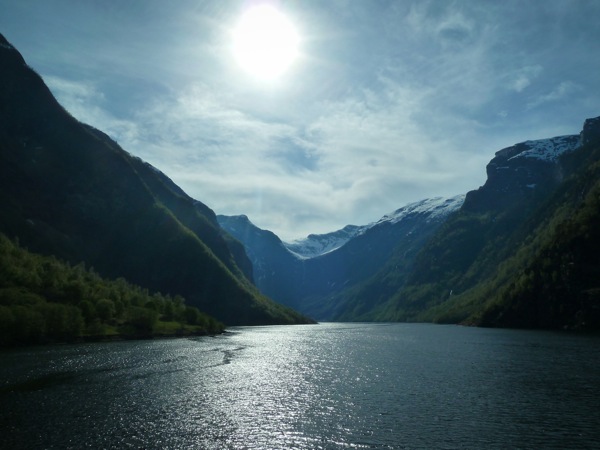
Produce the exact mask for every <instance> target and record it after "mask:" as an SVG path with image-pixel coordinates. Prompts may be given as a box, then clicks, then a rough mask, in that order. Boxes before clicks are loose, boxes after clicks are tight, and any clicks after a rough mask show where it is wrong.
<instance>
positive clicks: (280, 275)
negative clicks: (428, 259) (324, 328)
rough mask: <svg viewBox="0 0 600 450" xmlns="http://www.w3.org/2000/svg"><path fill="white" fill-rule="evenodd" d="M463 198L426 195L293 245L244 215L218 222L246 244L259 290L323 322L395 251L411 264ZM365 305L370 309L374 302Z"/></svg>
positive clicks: (338, 314) (336, 316)
mask: <svg viewBox="0 0 600 450" xmlns="http://www.w3.org/2000/svg"><path fill="white" fill-rule="evenodd" d="M463 201H464V195H459V196H456V197H453V198H450V199H443V198H435V199H427V200H423V201H420V202H416V203H411V204H409V205H406V206H404V207H402V208H400V209H398V210H396V211H394V212H393V213H390V214H388V215H386V216H384V217H382V218H381V219H380V220H379V221H377V222H374V223H371V224H368V225H364V226H354V225H348V226H346V227H344V228H343V229H342V230H338V231H335V232H332V233H327V234H323V235H309V236H308V237H307V238H306V239H304V240H300V241H295V242H293V243H284V242H282V241H281V240H280V239H279V238H278V237H277V236H276V235H275V234H273V233H272V232H270V231H266V230H261V229H259V228H258V227H256V226H255V225H254V224H252V223H251V222H250V220H249V219H248V217H246V216H222V215H219V216H217V220H218V221H219V223H220V224H221V226H222V227H223V228H224V229H225V230H227V231H228V232H229V233H231V234H232V235H233V236H234V237H236V238H237V239H239V240H240V241H241V242H242V243H243V244H244V246H245V248H246V251H247V253H248V256H249V257H250V259H251V260H252V263H253V269H254V275H255V282H256V285H257V286H258V287H259V289H261V291H263V292H264V293H266V294H267V295H269V296H270V297H272V298H274V299H276V300H277V301H279V302H281V303H283V304H286V305H289V306H291V307H293V308H295V309H298V310H299V311H301V312H303V313H305V314H308V315H311V316H312V317H315V318H317V319H319V320H334V319H335V320H337V319H340V318H342V317H343V316H344V311H345V309H346V308H349V307H350V304H349V303H347V301H346V300H345V298H346V294H347V293H348V292H349V290H350V289H352V288H354V287H355V286H357V285H359V284H360V283H363V282H365V281H366V280H368V279H369V278H370V277H371V276H373V275H375V274H376V273H377V271H378V270H380V269H381V268H383V267H385V265H386V263H387V262H388V260H389V259H390V258H391V257H392V256H393V255H394V254H396V253H398V254H400V255H401V258H402V264H403V265H405V266H409V265H410V264H411V263H412V261H413V258H414V255H415V254H416V252H417V250H418V249H419V248H420V246H421V245H423V244H424V242H425V240H426V238H427V237H428V236H430V235H431V234H432V233H433V232H434V231H435V230H436V229H437V227H438V226H440V225H441V224H442V223H443V221H444V220H445V218H446V217H447V216H448V215H449V214H451V213H452V212H453V211H455V210H456V209H458V208H459V207H460V206H461V204H462V202H463ZM363 306H364V309H365V311H363V312H366V310H369V309H370V308H372V307H374V304H369V302H367V304H365V305H363ZM353 308H355V309H356V308H357V305H353ZM356 314H358V312H357V313H356ZM357 317H358V315H353V316H352V318H357Z"/></svg>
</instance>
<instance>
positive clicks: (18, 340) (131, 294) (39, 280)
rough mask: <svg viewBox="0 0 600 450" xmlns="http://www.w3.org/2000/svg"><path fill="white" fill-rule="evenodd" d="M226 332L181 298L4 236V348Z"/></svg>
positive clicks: (0, 291)
mask: <svg viewBox="0 0 600 450" xmlns="http://www.w3.org/2000/svg"><path fill="white" fill-rule="evenodd" d="M222 330H223V324H221V323H220V322H218V321H217V320H215V319H214V318H212V317H210V316H208V315H206V314H204V313H202V312H200V311H198V309H197V308H194V307H191V306H188V305H186V304H185V300H184V299H183V298H182V297H180V296H175V297H170V296H168V295H162V294H160V293H150V292H148V290H147V289H143V288H141V287H139V286H135V285H132V284H130V283H128V282H127V281H125V280H124V279H122V278H120V279H117V280H114V281H111V280H106V279H103V278H102V277H100V276H99V275H98V274H97V273H95V272H94V271H93V269H91V268H90V269H86V268H85V266H84V265H83V264H78V265H76V266H71V265H69V264H67V263H64V262H61V261H59V260H57V259H56V258H54V257H46V256H41V255H36V254H33V253H31V252H28V251H27V250H25V249H23V248H21V247H20V246H19V245H18V244H17V243H15V242H12V241H11V240H9V239H8V238H7V237H6V236H4V235H3V234H0V346H11V345H24V344H36V343H45V342H69V341H75V340H80V339H83V338H87V339H103V338H105V339H107V338H115V337H149V336H157V335H189V334H205V333H219V332H221V331H222Z"/></svg>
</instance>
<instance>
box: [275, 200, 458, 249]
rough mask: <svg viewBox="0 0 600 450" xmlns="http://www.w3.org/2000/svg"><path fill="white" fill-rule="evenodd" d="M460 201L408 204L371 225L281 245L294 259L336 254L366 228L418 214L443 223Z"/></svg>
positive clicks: (427, 219) (351, 227) (350, 226)
mask: <svg viewBox="0 0 600 450" xmlns="http://www.w3.org/2000/svg"><path fill="white" fill-rule="evenodd" d="M464 201H465V195H464V194H461V195H457V196H455V197H451V198H444V197H435V198H427V199H425V200H420V201H418V202H413V203H409V204H407V205H406V206H403V207H402V208H399V209H397V210H395V211H394V212H391V213H389V214H386V215H384V216H383V217H382V218H381V219H379V220H378V221H377V222H372V223H370V224H368V225H362V226H358V225H346V226H345V227H344V228H342V229H341V230H337V231H332V232H331V233H325V234H309V235H308V236H307V237H305V238H304V239H297V240H294V241H292V242H284V243H283V245H284V246H285V247H286V248H287V249H288V250H290V251H291V252H292V253H293V254H294V255H297V256H298V257H300V258H302V259H307V258H315V257H317V256H321V255H324V254H325V253H329V252H332V251H334V250H337V249H338V248H340V247H342V246H343V245H344V244H346V243H347V242H348V241H350V240H351V239H353V238H355V237H357V236H360V235H361V234H364V233H365V232H366V231H367V230H369V229H370V228H373V227H376V226H380V225H382V224H385V223H389V224H395V223H398V222H401V221H402V220H404V219H406V218H407V217H409V216H413V215H419V214H421V215H423V216H424V217H425V221H426V222H428V223H429V222H431V221H433V220H443V219H444V218H445V217H446V216H448V214H450V213H452V212H453V211H456V210H457V209H458V208H460V207H461V206H462V204H463V202H464Z"/></svg>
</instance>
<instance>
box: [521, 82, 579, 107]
mask: <svg viewBox="0 0 600 450" xmlns="http://www.w3.org/2000/svg"><path fill="white" fill-rule="evenodd" d="M579 90H580V87H579V86H578V85H577V84H576V83H573V82H572V81H562V82H560V83H559V84H558V85H557V86H555V87H554V88H553V89H552V90H551V91H550V92H547V93H546V94H542V95H540V96H539V97H537V98H535V99H533V100H531V101H530V102H529V103H528V104H527V107H528V108H529V109H532V108H536V107H538V106H541V105H544V104H546V103H553V102H557V101H560V100H563V99H565V98H567V97H569V96H571V95H573V94H574V93H576V92H577V91H579Z"/></svg>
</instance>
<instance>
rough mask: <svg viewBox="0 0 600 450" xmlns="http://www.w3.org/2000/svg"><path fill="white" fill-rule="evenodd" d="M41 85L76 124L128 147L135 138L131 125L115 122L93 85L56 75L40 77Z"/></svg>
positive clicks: (101, 96) (124, 122)
mask: <svg viewBox="0 0 600 450" xmlns="http://www.w3.org/2000/svg"><path fill="white" fill-rule="evenodd" d="M44 82H45V83H46V84H47V85H48V87H49V88H50V90H51V91H52V94H53V95H54V96H55V97H56V99H57V100H58V102H59V103H60V104H61V105H62V106H63V107H64V108H65V109H66V110H67V111H68V112H69V113H70V114H71V115H72V116H74V117H76V118H77V119H78V120H79V121H81V122H83V123H86V124H88V125H92V126H93V127H96V128H98V129H100V130H102V131H103V132H104V133H106V134H108V135H109V136H110V137H111V138H113V139H114V140H116V141H117V142H124V143H127V144H129V145H131V144H132V143H134V142H136V141H137V139H138V138H139V132H138V126H137V125H136V124H135V123H134V122H132V121H131V120H126V119H118V118H116V117H115V116H114V115H113V114H111V113H109V112H108V111H107V109H106V107H107V106H108V105H106V97H105V95H104V93H103V92H102V91H101V90H99V89H98V87H97V86H96V85H95V84H94V83H93V82H91V81H73V80H68V79H64V78H60V77H57V76H44Z"/></svg>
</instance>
